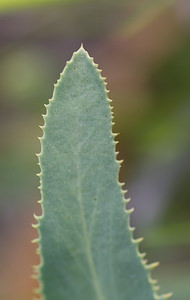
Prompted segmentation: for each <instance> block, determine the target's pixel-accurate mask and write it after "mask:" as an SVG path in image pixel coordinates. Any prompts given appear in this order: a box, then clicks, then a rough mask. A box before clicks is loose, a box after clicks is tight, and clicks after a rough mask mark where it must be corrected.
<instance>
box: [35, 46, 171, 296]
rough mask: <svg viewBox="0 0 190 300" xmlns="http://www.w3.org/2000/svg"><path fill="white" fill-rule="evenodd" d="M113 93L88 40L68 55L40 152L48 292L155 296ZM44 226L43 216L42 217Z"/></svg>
mask: <svg viewBox="0 0 190 300" xmlns="http://www.w3.org/2000/svg"><path fill="white" fill-rule="evenodd" d="M109 104H110V100H109V99H108V98H107V91H106V88H105V83H104V81H103V78H101V76H100V71H99V70H98V69H97V65H95V64H94V62H93V60H92V59H91V58H90V57H89V56H88V53H87V52H86V51H85V50H84V49H83V47H81V48H80V49H79V50H78V51H77V52H76V53H74V55H73V57H72V59H71V61H70V62H68V63H67V65H66V67H65V70H64V72H63V73H62V74H61V77H60V79H59V81H58V83H57V84H56V85H55V90H54V94H53V99H51V100H50V103H49V105H48V107H47V114H46V115H45V116H44V120H45V126H44V127H43V131H44V134H43V137H42V139H41V146H42V150H41V153H40V154H39V160H40V166H41V174H40V177H41V190H42V208H43V214H42V216H41V217H36V219H37V220H38V221H39V223H40V226H39V232H40V237H39V239H37V240H36V241H37V242H39V244H40V252H41V257H42V264H41V266H40V274H39V279H40V281H41V283H42V293H43V295H44V296H45V299H46V300H52V299H54V300H73V299H74V300H80V299H81V300H89V299H90V300H124V299H125V300H126V299H129V300H138V299H139V300H153V299H166V298H168V296H169V295H165V296H161V297H158V296H157V295H156V294H155V293H154V287H153V286H152V284H151V283H152V282H153V280H152V279H151V278H150V274H149V270H150V269H151V268H153V267H155V266H156V265H157V264H152V265H149V266H148V265H145V264H144V262H143V257H144V255H143V254H140V253H139V252H138V250H137V244H138V242H139V241H140V240H136V241H135V240H133V238H132V230H133V229H132V228H130V226H129V215H130V213H131V210H126V209H125V203H126V202H128V200H125V199H124V193H125V192H124V191H123V190H122V184H121V183H119V182H118V173H119V168H120V161H118V160H116V152H115V146H116V142H115V141H114V137H115V135H116V134H113V133H112V124H113V123H112V114H111V110H110V105H109ZM35 227H38V224H37V225H35Z"/></svg>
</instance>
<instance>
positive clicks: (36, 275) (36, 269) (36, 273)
mask: <svg viewBox="0 0 190 300" xmlns="http://www.w3.org/2000/svg"><path fill="white" fill-rule="evenodd" d="M80 51H84V52H85V53H86V55H87V57H88V59H89V60H90V61H91V62H92V64H93V65H94V67H95V68H96V69H97V71H98V73H99V76H100V80H102V81H103V83H104V88H105V91H106V93H107V95H108V93H109V90H108V89H107V87H106V86H107V83H106V81H105V80H106V77H103V76H102V75H101V73H102V70H101V69H99V68H98V64H96V63H95V62H94V59H93V58H92V57H90V56H89V54H88V52H87V51H86V50H85V49H84V47H83V44H81V47H80V48H79V50H78V51H76V52H74V53H73V55H72V58H71V59H70V60H69V61H67V62H66V66H65V68H64V69H63V71H62V72H61V73H60V77H59V79H58V80H57V82H56V83H55V84H54V92H53V96H52V98H51V99H49V101H48V104H44V106H45V109H46V113H45V114H42V117H43V122H44V124H43V125H40V126H39V128H40V129H41V130H42V136H41V137H38V139H39V140H40V144H41V145H42V140H43V138H44V128H45V124H46V118H47V116H48V107H49V105H50V104H51V102H52V101H53V98H54V93H55V91H56V88H57V86H58V84H59V82H60V79H61V78H62V76H63V75H64V72H65V70H66V69H67V67H68V65H70V64H72V62H73V60H74V57H75V55H77V54H78V53H79V52H80ZM107 100H108V102H109V106H110V110H111V115H112V121H111V128H112V129H111V134H112V136H113V139H114V144H115V155H116V162H117V163H118V164H119V166H120V167H121V165H122V163H123V162H124V160H118V159H117V155H118V154H119V152H118V151H116V146H117V144H118V143H119V141H117V140H115V138H116V137H117V136H118V135H119V133H113V131H112V130H113V126H114V125H115V122H113V119H114V113H113V106H111V102H112V100H111V99H109V98H107ZM41 149H42V147H41ZM41 154H42V150H41V152H40V153H37V154H36V156H37V158H38V165H39V166H40V169H41V164H40V156H41ZM36 175H37V176H39V178H40V185H39V186H38V189H39V190H40V193H41V189H42V178H41V175H42V169H41V171H40V173H38V174H36ZM118 184H119V185H120V187H121V192H122V194H123V202H124V210H125V213H126V214H127V215H128V216H129V223H128V229H129V230H130V232H131V242H132V243H133V244H135V245H136V252H137V256H138V257H139V258H140V261H141V263H142V265H143V267H144V268H145V269H147V270H148V282H149V283H150V284H151V286H152V289H153V295H154V298H155V300H167V299H169V298H170V297H172V295H173V294H172V293H167V294H163V295H158V294H157V291H158V290H159V286H158V285H157V280H156V279H153V278H152V276H151V271H152V270H153V269H155V268H156V267H158V266H159V262H155V263H151V264H148V263H147V260H146V259H144V257H145V256H146V253H141V252H140V251H139V244H140V243H141V242H142V241H143V240H144V238H142V237H141V238H136V239H134V238H133V232H134V230H135V227H131V226H130V215H131V213H133V211H134V208H130V209H128V208H127V204H128V203H129V202H130V201H131V199H130V198H125V195H126V193H127V190H124V189H123V186H125V183H123V182H119V179H118ZM38 203H39V204H40V205H41V209H42V214H41V215H40V216H37V215H35V214H34V219H35V220H36V221H37V223H35V224H32V227H33V228H35V229H37V232H38V238H36V239H34V240H33V241H32V243H37V244H38V248H37V250H36V254H38V255H40V264H39V265H35V266H33V274H32V276H31V277H32V278H33V279H35V280H38V283H39V287H38V288H35V289H34V290H33V293H34V297H33V300H45V297H44V295H43V283H42V281H41V279H40V269H41V267H42V265H43V256H42V254H41V246H40V240H41V236H40V231H39V226H40V220H41V219H42V218H43V217H44V216H43V200H42V193H41V199H40V200H38ZM36 297H37V298H36Z"/></svg>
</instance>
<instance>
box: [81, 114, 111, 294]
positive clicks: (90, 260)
mask: <svg viewBox="0 0 190 300" xmlns="http://www.w3.org/2000/svg"><path fill="white" fill-rule="evenodd" d="M76 119H77V121H78V120H79V121H78V122H77V123H78V124H77V125H78V126H77V127H76V128H77V131H78V130H80V126H79V124H80V118H79V117H78V116H77V118H76ZM77 136H78V135H77ZM77 145H78V148H77V151H76V156H77V157H76V169H77V196H78V202H79V206H80V214H81V219H82V227H83V233H84V241H85V246H86V247H85V249H86V252H87V258H88V263H89V268H90V272H91V274H92V277H93V284H94V286H95V290H96V292H97V295H98V300H106V299H105V297H104V295H103V292H102V289H101V286H100V282H99V280H98V276H97V273H96V268H95V265H94V261H93V257H92V252H91V247H90V243H89V236H88V231H87V226H86V219H85V213H84V207H83V201H82V194H81V179H80V178H81V172H80V148H81V146H80V144H79V143H78V144H77Z"/></svg>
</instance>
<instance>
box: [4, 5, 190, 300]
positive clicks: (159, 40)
mask: <svg viewBox="0 0 190 300" xmlns="http://www.w3.org/2000/svg"><path fill="white" fill-rule="evenodd" d="M81 42H83V44H84V47H85V48H86V50H88V52H89V54H90V55H91V56H93V57H94V60H95V62H96V63H98V64H99V68H100V69H103V73H102V74H103V76H106V77H107V82H108V89H110V94H109V97H110V98H111V99H113V105H114V115H115V122H116V125H115V126H114V132H119V133H120V135H119V138H118V139H119V145H118V147H117V149H118V151H119V152H120V154H119V158H120V159H124V160H125V162H124V164H123V166H122V168H121V173H120V180H121V181H124V182H126V187H127V189H128V190H129V192H128V196H129V197H131V198H132V201H131V203H130V206H132V207H134V208H135V212H134V213H133V214H132V219H131V223H132V225H133V226H135V227H136V228H137V229H136V231H135V236H136V237H139V236H141V235H142V236H144V237H145V240H144V242H143V244H142V245H141V251H143V252H144V251H145V252H147V258H148V261H149V262H154V261H155V260H156V261H157V260H159V261H160V263H161V265H160V267H159V268H157V269H156V270H155V271H154V272H153V277H155V278H158V279H159V283H160V286H161V290H160V292H170V291H173V292H174V296H173V298H172V299H173V300H189V299H190V201H189V200H190V196H189V195H190V182H189V175H190V159H189V150H190V134H189V128H190V2H189V0H159V1H158V0H142V1H137V0H135V1H129V0H125V1H124V0H117V1H112V0H101V1H97V0H96V1H95V0H90V1H87V0H86V1H84V0H78V1H77V0H70V1H69V0H67V1H66V0H59V1H57V0H38V1H37V0H35V1H34V0H33V1H32V0H1V1H0V128H1V131H0V141H1V146H0V257H1V260H0V299H2V300H30V299H31V296H32V289H33V287H35V286H36V282H35V281H34V280H33V279H31V278H30V274H31V273H32V265H34V264H37V263H38V262H39V258H38V257H37V256H36V254H35V248H36V246H35V245H33V244H31V242H30V241H31V240H32V239H33V238H35V237H36V236H37V233H36V231H35V230H34V229H32V227H31V223H33V221H34V220H33V213H34V212H35V213H36V214H40V206H39V205H38V204H37V200H39V197H40V195H39V191H38V189H37V186H38V185H39V181H38V178H37V177H36V176H35V174H36V173H38V172H39V169H38V166H37V158H36V156H35V153H37V152H39V150H40V145H39V140H38V139H37V137H38V136H41V135H42V133H41V130H40V129H39V127H38V126H39V125H42V124H43V121H42V117H41V114H42V113H44V111H45V108H44V106H43V104H44V103H47V102H48V99H49V98H51V96H52V92H53V83H54V82H56V81H57V79H58V77H59V74H60V72H61V71H62V69H63V67H64V66H65V63H66V61H67V60H69V59H70V58H71V55H72V53H73V51H76V50H77V49H78V48H79V47H80V44H81Z"/></svg>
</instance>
